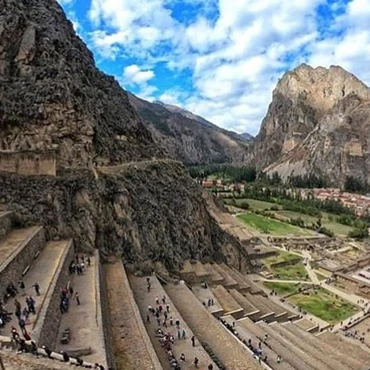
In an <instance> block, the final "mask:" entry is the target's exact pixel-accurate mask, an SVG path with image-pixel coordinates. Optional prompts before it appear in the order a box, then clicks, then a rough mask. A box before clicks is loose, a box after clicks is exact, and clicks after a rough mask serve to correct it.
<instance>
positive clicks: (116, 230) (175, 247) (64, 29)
mask: <svg viewBox="0 0 370 370" xmlns="http://www.w3.org/2000/svg"><path fill="white" fill-rule="evenodd" d="M0 41H1V43H0V80H1V84H0V98H1V99H0V150H15V151H18V150H19V151H21V150H38V151H45V150H48V149H51V148H55V149H56V153H57V154H56V156H57V158H56V160H57V176H55V177H53V176H21V175H19V174H18V175H17V174H9V173H0V204H2V205H4V206H5V208H7V209H9V210H13V211H15V214H16V215H17V216H18V217H19V220H18V222H19V223H20V224H24V225H28V224H35V223H36V224H41V225H43V226H44V228H45V231H46V235H47V238H48V239H54V240H56V239H60V238H70V237H72V238H73V239H74V244H75V246H76V248H77V250H81V251H88V250H91V249H92V248H99V249H100V250H101V252H102V254H103V255H110V254H112V253H114V254H117V255H122V256H123V258H125V259H126V260H128V261H130V262H133V263H140V262H143V261H159V262H162V263H163V264H164V265H165V266H166V267H167V268H168V269H169V270H176V269H177V268H178V267H179V266H180V265H181V263H182V262H183V260H185V259H189V258H190V259H191V258H200V259H202V258H205V259H216V260H224V259H225V257H224V256H225V254H226V253H224V252H225V251H226V250H227V252H228V253H230V248H231V249H232V248H238V247H240V245H239V243H238V242H237V240H235V239H233V238H232V237H230V236H228V235H227V234H225V233H224V232H223V231H222V230H221V229H220V228H219V226H218V225H217V223H216V222H215V221H214V220H213V219H212V217H211V216H210V214H209V213H208V211H207V208H206V203H205V201H204V199H203V198H202V189H201V187H200V186H199V185H197V184H196V183H195V182H193V180H192V179H191V178H190V176H189V174H188V172H187V170H186V169H185V167H183V165H182V164H181V163H178V162H174V161H171V160H167V159H163V158H165V154H164V152H163V150H162V149H161V148H160V146H159V145H158V144H157V143H156V142H155V141H154V139H153V137H152V134H151V133H150V131H149V130H148V129H147V128H146V127H145V125H144V124H143V123H142V121H141V119H140V117H139V115H138V114H137V113H136V111H135V109H134V107H133V106H132V105H131V104H130V102H129V99H128V96H127V93H126V92H125V91H124V90H122V89H121V88H120V86H119V85H118V83H117V82H116V81H115V80H114V78H113V77H109V76H107V75H105V74H104V73H102V72H100V71H99V70H98V69H97V68H96V67H95V64H94V60H93V56H92V54H91V53H90V52H89V51H88V49H87V48H86V46H85V45H84V43H83V42H82V41H81V39H79V38H78V37H77V36H76V34H75V32H74V30H73V27H72V24H71V23H70V22H69V21H68V20H67V19H66V17H65V14H64V12H63V10H62V8H61V7H60V6H59V5H58V3H57V2H56V1H55V0H44V1H39V0H6V1H0ZM24 155H25V156H26V155H27V152H25V154H24ZM30 162H32V159H31V158H30Z"/></svg>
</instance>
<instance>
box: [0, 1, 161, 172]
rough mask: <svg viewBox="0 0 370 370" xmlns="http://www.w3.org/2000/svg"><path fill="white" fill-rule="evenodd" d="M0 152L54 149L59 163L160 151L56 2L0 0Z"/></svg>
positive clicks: (74, 163)
mask: <svg viewBox="0 0 370 370" xmlns="http://www.w3.org/2000/svg"><path fill="white" fill-rule="evenodd" d="M0 45H1V48H0V123H1V126H0V127H1V136H0V150H27V149H41V150H44V149H49V148H54V147H57V148H58V153H59V156H58V164H59V165H60V166H81V167H84V166H86V165H87V164H88V163H89V162H91V161H95V162H98V163H105V164H115V163H119V162H120V161H122V160H133V159H134V160H137V159H139V158H151V157H153V156H155V157H158V156H162V153H161V150H160V149H159V148H158V146H156V145H155V144H154V141H153V138H152V136H151V134H150V132H149V131H148V130H147V129H146V128H145V126H144V125H143V124H142V122H141V120H140V118H139V116H138V115H137V114H136V112H135V110H134V109H133V107H132V106H131V104H130V102H129V100H128V97H127V94H126V92H125V91H123V90H122V89H121V88H120V87H119V85H118V83H117V81H115V80H114V78H113V77H110V76H107V75H105V74H104V73H102V72H100V71H99V70H98V69H97V68H96V67H95V63H94V58H93V55H92V53H91V52H90V51H89V50H88V49H87V48H86V46H85V44H84V43H83V42H82V40H81V39H80V38H79V37H76V35H75V32H74V30H73V26H72V23H70V22H69V21H67V20H66V18H65V14H64V12H63V10H62V9H61V8H60V6H59V5H58V4H57V3H56V1H50V0H47V1H36V0H30V1H25V0H22V1H13V0H9V1H8V0H7V1H2V2H0Z"/></svg>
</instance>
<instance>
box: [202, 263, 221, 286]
mask: <svg viewBox="0 0 370 370" xmlns="http://www.w3.org/2000/svg"><path fill="white" fill-rule="evenodd" d="M214 265H215V264H211V263H206V264H204V268H205V270H206V271H207V272H209V273H210V274H211V281H212V284H215V285H218V284H223V282H224V280H225V279H224V277H223V276H222V275H221V274H220V273H219V272H217V271H216V269H215V268H214Z"/></svg>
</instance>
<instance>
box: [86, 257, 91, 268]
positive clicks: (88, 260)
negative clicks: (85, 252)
mask: <svg viewBox="0 0 370 370" xmlns="http://www.w3.org/2000/svg"><path fill="white" fill-rule="evenodd" d="M87 266H88V267H90V266H91V259H90V257H87Z"/></svg>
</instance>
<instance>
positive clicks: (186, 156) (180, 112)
mask: <svg viewBox="0 0 370 370" xmlns="http://www.w3.org/2000/svg"><path fill="white" fill-rule="evenodd" d="M129 98H130V101H131V103H132V105H133V106H134V107H135V108H136V110H137V112H138V113H139V115H140V116H141V118H142V119H143V121H144V122H145V123H146V124H147V127H149V129H150V130H151V132H152V134H153V136H154V139H155V141H156V142H157V143H158V145H159V146H160V147H161V148H164V149H165V151H166V153H167V154H168V155H169V156H170V157H172V158H175V159H177V160H179V161H181V162H183V163H185V164H199V163H226V162H228V163H233V164H235V165H241V164H242V163H243V162H244V161H245V155H246V150H247V142H246V140H245V139H244V138H242V137H240V136H239V135H238V134H237V133H235V132H231V131H227V130H223V129H221V128H220V127H218V126H216V125H214V124H213V123H211V122H208V121H207V120H205V119H204V118H202V117H200V116H197V115H195V114H193V113H191V112H189V111H186V110H184V109H181V108H179V107H176V106H173V105H166V104H163V103H162V102H158V101H156V102H153V103H150V102H148V101H145V100H143V99H140V98H138V97H137V96H135V95H133V94H129Z"/></svg>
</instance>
